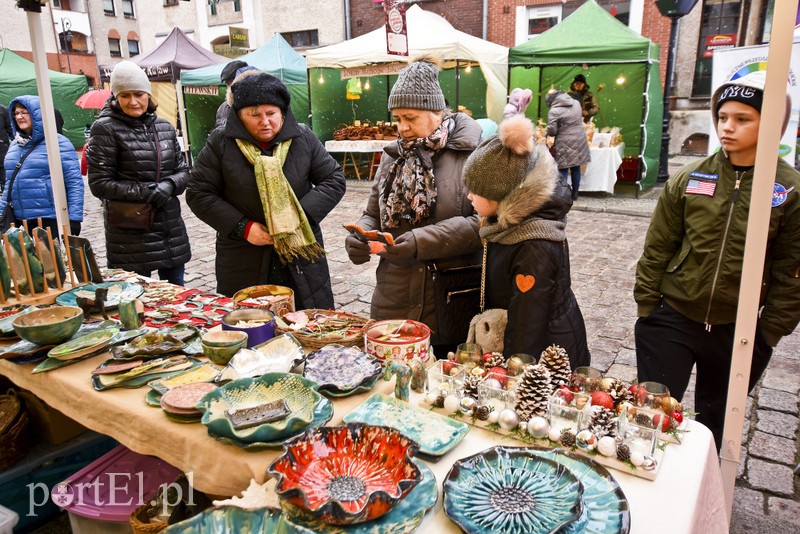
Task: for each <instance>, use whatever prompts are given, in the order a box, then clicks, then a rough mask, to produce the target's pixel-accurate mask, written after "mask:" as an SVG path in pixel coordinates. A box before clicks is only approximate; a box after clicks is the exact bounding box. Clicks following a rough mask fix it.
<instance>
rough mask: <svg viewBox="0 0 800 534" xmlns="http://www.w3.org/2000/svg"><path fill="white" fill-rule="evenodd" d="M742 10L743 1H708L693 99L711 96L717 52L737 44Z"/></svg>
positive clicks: (695, 70)
mask: <svg viewBox="0 0 800 534" xmlns="http://www.w3.org/2000/svg"><path fill="white" fill-rule="evenodd" d="M741 9H742V2H741V0H705V2H704V3H703V15H702V19H701V20H700V42H699V43H697V62H696V63H695V67H694V85H693V88H692V96H710V95H711V66H712V59H713V55H714V48H715V47H716V46H723V45H724V43H726V42H727V43H728V44H736V42H737V41H738V32H739V17H740V10H741ZM721 43H722V44H721Z"/></svg>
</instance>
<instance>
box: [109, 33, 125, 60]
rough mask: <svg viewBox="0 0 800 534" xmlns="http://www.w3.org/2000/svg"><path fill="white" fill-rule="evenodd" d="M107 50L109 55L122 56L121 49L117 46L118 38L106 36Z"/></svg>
mask: <svg viewBox="0 0 800 534" xmlns="http://www.w3.org/2000/svg"><path fill="white" fill-rule="evenodd" d="M108 51H109V53H110V54H111V57H122V49H121V48H120V47H119V39H115V38H113V37H109V38H108Z"/></svg>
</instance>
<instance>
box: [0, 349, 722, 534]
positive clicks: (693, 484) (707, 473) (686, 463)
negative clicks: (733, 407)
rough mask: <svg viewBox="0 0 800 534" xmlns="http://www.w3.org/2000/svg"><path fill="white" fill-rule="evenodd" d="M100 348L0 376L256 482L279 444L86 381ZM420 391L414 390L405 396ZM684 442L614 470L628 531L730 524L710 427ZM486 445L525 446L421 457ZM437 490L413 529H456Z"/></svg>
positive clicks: (478, 441)
mask: <svg viewBox="0 0 800 534" xmlns="http://www.w3.org/2000/svg"><path fill="white" fill-rule="evenodd" d="M107 357H108V355H105V356H96V357H93V358H90V359H88V360H85V361H81V362H77V363H75V364H74V365H70V366H68V367H64V368H61V369H57V370H55V371H52V372H49V373H42V374H35V375H34V374H31V370H32V369H33V367H34V365H33V364H27V365H14V364H13V363H11V362H8V361H0V374H2V375H5V376H7V377H8V378H9V379H10V380H11V381H12V382H14V383H15V384H17V385H18V386H20V387H23V388H25V389H27V390H29V391H32V392H33V393H34V394H35V395H37V396H38V397H39V398H40V399H42V400H43V401H44V402H46V403H48V404H49V405H50V406H53V407H54V408H56V409H58V410H60V411H61V412H63V413H64V414H65V415H67V416H69V417H71V418H73V419H75V420H77V421H78V422H80V423H82V424H83V425H85V426H87V427H89V428H91V429H92V430H95V431H97V432H101V433H103V434H106V435H109V436H112V437H113V438H115V439H117V440H118V441H119V442H120V443H122V444H124V445H125V446H127V447H128V448H130V449H132V450H134V451H136V452H139V453H141V454H149V455H154V456H158V457H160V458H162V459H163V460H164V461H166V462H168V463H170V464H172V465H173V466H175V467H177V468H178V469H181V470H182V471H184V472H192V475H193V479H192V480H193V483H194V486H195V487H196V488H197V489H199V490H200V491H204V492H206V493H209V494H214V495H220V496H229V495H233V494H234V493H238V492H241V491H242V490H244V489H245V488H246V487H247V485H248V482H249V481H250V479H251V478H254V479H256V480H257V481H258V482H260V483H262V482H264V481H265V480H266V479H267V478H268V475H267V472H266V469H267V466H268V465H269V464H270V463H271V462H272V460H273V459H274V458H276V457H277V456H278V454H279V452H280V451H277V450H265V451H246V450H243V449H240V448H238V447H234V446H231V445H223V444H222V443H220V442H218V441H215V440H214V439H212V438H211V437H209V436H208V433H207V432H206V429H205V427H204V426H202V425H201V424H199V423H198V424H180V423H174V422H172V421H170V420H169V419H167V417H166V416H165V415H164V414H163V413H162V411H161V410H160V409H158V408H152V407H149V406H147V405H146V404H145V402H144V395H145V393H146V392H147V390H148V388H147V387H146V386H145V387H142V388H139V389H125V388H121V389H113V390H109V391H104V392H97V391H94V390H93V389H92V387H91V380H90V372H91V370H92V369H94V368H95V367H97V365H99V364H100V363H101V362H103V361H104V360H105V359H106V358H107ZM375 391H381V392H384V393H388V392H391V384H390V383H388V382H383V381H380V382H379V383H378V386H377V387H376V388H375ZM369 395H370V394H369V393H364V394H360V395H354V396H352V397H346V398H341V399H334V400H333V405H334V410H335V414H334V416H333V419H332V420H331V422H330V423H329V424H331V425H336V424H339V423H341V421H342V417H344V415H346V414H347V413H349V412H350V411H352V410H353V408H355V407H356V406H358V405H359V404H361V403H362V402H364V400H366V399H367V398H368V397H369ZM419 398H420V396H419V395H418V394H416V393H412V398H411V400H412V402H418V401H419ZM688 429H689V430H690V432H689V433H687V434H686V435H685V437H684V443H683V444H682V445H669V446H668V447H667V451H666V453H665V455H664V460H663V463H662V466H661V470H660V472H659V474H658V477H657V478H656V480H654V481H649V480H645V479H643V478H638V477H635V476H633V475H631V474H628V473H624V472H622V471H615V470H612V471H611V474H612V475H613V477H614V478H615V479H616V480H617V482H618V483H619V484H620V486H621V487H622V490H623V491H624V493H625V496H626V498H627V499H628V503H629V505H630V512H631V533H642V534H656V533H662V532H663V533H665V534H681V533H689V532H702V533H703V534H716V533H726V532H728V520H727V515H726V512H725V502H724V496H723V492H722V478H721V475H720V470H719V463H718V460H717V455H716V449H715V448H714V440H713V438H712V436H711V432H710V431H709V430H708V429H707V428H706V427H704V426H703V425H700V424H699V423H695V422H694V421H690V422H689V426H688ZM494 445H508V446H524V444H522V443H520V442H518V441H516V440H514V439H511V438H505V437H502V436H500V435H498V434H495V433H492V432H490V431H488V430H484V429H481V428H474V427H473V428H471V429H470V431H469V433H468V434H467V436H466V437H465V438H464V440H463V441H462V442H461V443H459V444H458V446H456V447H455V448H454V449H453V450H452V451H450V452H449V453H448V454H446V455H445V456H443V457H442V458H441V459H440V460H439V461H438V462H428V465H429V466H430V468H431V470H432V471H433V472H434V474H435V475H436V480H437V487H438V489H439V492H440V493H441V491H442V481H443V480H444V478H445V477H446V476H447V473H448V471H449V470H450V467H451V466H452V464H453V463H454V462H455V461H456V460H457V459H459V458H464V457H466V456H469V455H472V454H475V453H477V452H480V451H482V450H484V449H487V448H489V447H492V446H494ZM441 503H442V499H441V495H440V496H439V499H438V502H437V504H436V505H435V506H434V508H433V509H432V510H431V511H429V512H428V514H427V515H426V517H425V519H424V521H423V523H422V525H421V527H420V529H419V530H418V531H417V532H420V533H425V534H427V533H431V534H442V533H450V532H452V533H456V532H459V531H460V530H459V529H458V527H457V526H456V525H455V524H454V523H452V522H451V521H450V520H449V519H447V517H446V516H445V514H444V510H443V508H442V504H441Z"/></svg>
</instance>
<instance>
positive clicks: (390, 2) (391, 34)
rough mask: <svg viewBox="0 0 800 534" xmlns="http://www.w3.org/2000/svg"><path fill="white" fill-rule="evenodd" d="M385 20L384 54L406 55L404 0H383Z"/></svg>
mask: <svg viewBox="0 0 800 534" xmlns="http://www.w3.org/2000/svg"><path fill="white" fill-rule="evenodd" d="M383 12H384V16H385V19H386V23H385V26H386V53H387V54H392V55H395V56H407V55H408V28H407V26H406V4H405V1H404V0H384V1H383Z"/></svg>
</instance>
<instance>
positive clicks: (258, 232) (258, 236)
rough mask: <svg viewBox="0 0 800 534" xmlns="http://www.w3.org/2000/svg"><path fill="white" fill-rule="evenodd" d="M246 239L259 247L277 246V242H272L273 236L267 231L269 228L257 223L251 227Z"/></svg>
mask: <svg viewBox="0 0 800 534" xmlns="http://www.w3.org/2000/svg"><path fill="white" fill-rule="evenodd" d="M246 239H247V242H248V243H250V244H251V245H256V246H259V247H262V246H264V245H273V244H275V242H274V241H273V240H272V236H271V235H270V233H269V232H268V231H267V227H266V226H264V225H263V224H261V223H257V222H254V223H253V224H252V226H250V231H249V232H247V238H246Z"/></svg>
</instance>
